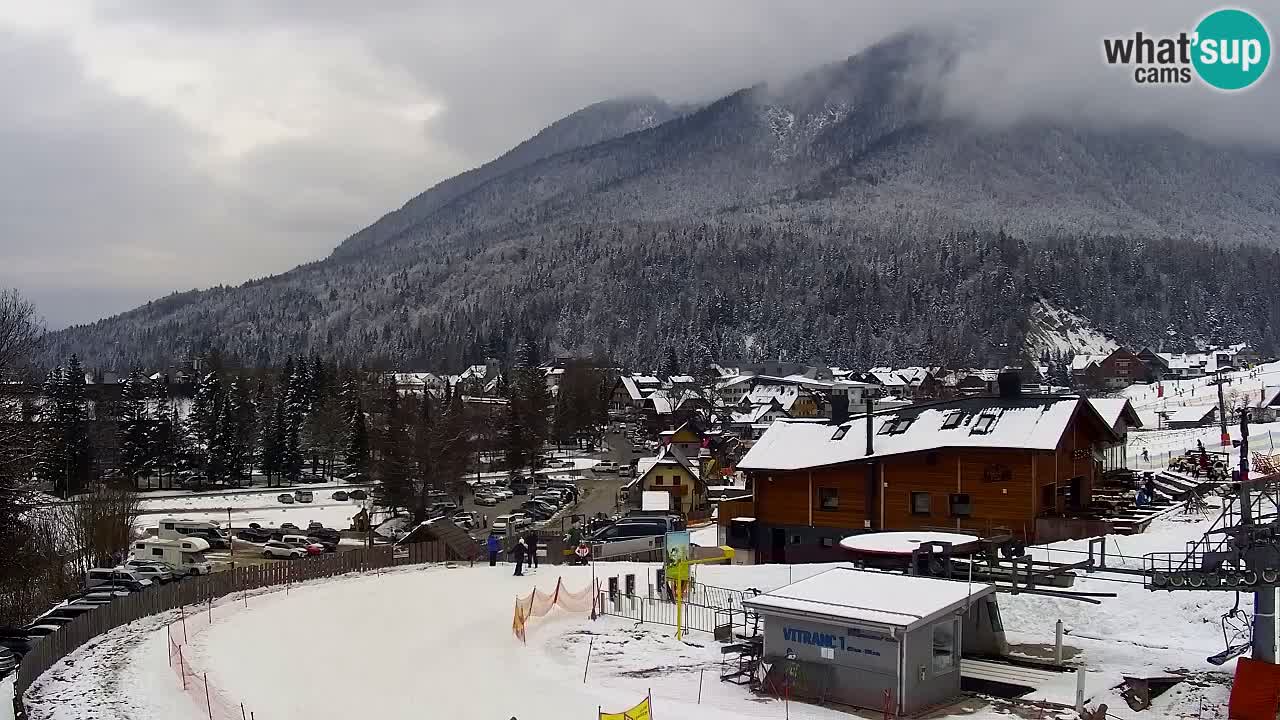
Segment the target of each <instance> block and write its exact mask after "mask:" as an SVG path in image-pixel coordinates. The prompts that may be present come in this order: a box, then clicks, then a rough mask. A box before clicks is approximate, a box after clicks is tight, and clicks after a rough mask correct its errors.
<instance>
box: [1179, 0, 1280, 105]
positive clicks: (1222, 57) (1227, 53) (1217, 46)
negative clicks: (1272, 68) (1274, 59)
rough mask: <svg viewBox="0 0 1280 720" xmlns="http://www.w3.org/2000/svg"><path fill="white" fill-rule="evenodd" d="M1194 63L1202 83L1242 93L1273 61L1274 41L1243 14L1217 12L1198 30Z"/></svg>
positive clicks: (1255, 20) (1208, 16)
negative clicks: (1272, 42) (1272, 46)
mask: <svg viewBox="0 0 1280 720" xmlns="http://www.w3.org/2000/svg"><path fill="white" fill-rule="evenodd" d="M1193 42H1194V43H1195V49H1194V50H1193V51H1192V57H1191V63H1192V64H1193V65H1195V68H1196V72H1197V73H1199V75H1200V79H1201V80H1204V81H1205V82H1206V83H1208V84H1209V85H1211V86H1213V87H1215V88H1218V89H1219V90H1242V89H1244V88H1247V87H1249V86H1250V85H1252V84H1254V83H1255V82H1257V81H1258V78H1261V77H1262V74H1263V73H1264V72H1266V70H1267V63H1268V62H1270V60H1271V37H1270V36H1269V35H1267V28H1266V27H1264V26H1263V24H1262V22H1261V21H1259V20H1258V18H1256V17H1254V16H1253V15H1250V14H1249V13H1247V12H1245V11H1244V10H1234V9H1228V10H1215V11H1214V12H1211V13H1209V14H1208V15H1206V16H1205V18H1204V19H1203V20H1201V21H1200V24H1199V25H1197V26H1196V35H1195V40H1194V41H1193Z"/></svg>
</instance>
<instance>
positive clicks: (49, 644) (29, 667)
mask: <svg viewBox="0 0 1280 720" xmlns="http://www.w3.org/2000/svg"><path fill="white" fill-rule="evenodd" d="M445 559H446V550H445V547H444V545H443V544H442V543H438V542H424V543H416V544H413V545H404V546H400V547H397V548H394V549H393V548H392V547H390V546H386V545H384V546H379V547H372V548H361V549H358V550H350V551H347V552H339V553H334V554H330V555H321V556H318V557H309V558H300V559H298V560H288V561H281V562H272V563H267V564H263V565H255V566H249V567H237V568H232V569H229V570H225V571H223V572H217V573H213V574H212V575H201V576H198V577H189V578H186V579H185V580H182V581H181V582H173V583H169V584H168V585H161V586H158V587H152V588H148V589H146V590H143V591H142V592H136V593H132V594H130V595H127V596H125V597H122V598H118V599H116V600H115V601H114V602H112V603H111V604H109V605H104V606H102V607H100V608H98V609H97V610H93V611H91V612H87V613H85V614H83V615H81V616H80V617H78V618H76V619H75V620H72V621H71V622H69V623H67V624H66V625H64V626H63V627H62V628H60V629H59V630H57V631H56V632H53V633H51V634H49V635H48V636H46V637H44V638H43V639H41V640H40V641H39V642H37V643H36V644H35V647H33V648H32V649H31V651H30V652H28V653H27V654H26V655H25V656H24V657H23V658H22V662H21V663H20V664H19V666H18V674H17V679H16V680H15V683H14V709H15V711H17V712H18V713H20V714H19V715H18V717H19V718H21V717H25V711H24V706H23V704H22V696H23V695H24V694H25V693H26V691H27V689H28V688H30V687H31V685H32V684H33V683H34V682H35V681H36V679H37V678H39V677H40V675H41V674H43V673H44V672H45V671H46V670H48V669H49V668H51V667H53V665H54V664H55V663H57V662H58V661H59V660H61V659H62V658H64V657H66V656H67V655H69V654H70V653H72V652H74V651H75V650H76V649H77V648H79V647H80V646H81V645H84V644H85V643H87V642H89V641H90V640H92V639H93V638H95V637H97V636H99V635H101V634H103V633H105V632H107V631H109V630H112V629H114V628H117V627H120V626H121V625H126V624H128V623H131V622H133V621H135V620H139V619H142V618H144V617H147V616H148V615H155V614H157V613H161V612H165V611H167V610H174V609H177V608H179V607H184V606H187V605H199V604H201V603H207V602H210V601H212V600H216V599H218V598H221V597H224V596H227V595H232V594H234V593H237V592H244V591H248V590H257V589H260V588H265V587H276V586H281V585H285V586H287V585H290V584H292V583H299V582H304V581H307V580H315V579H318V578H325V577H332V576H334V575H343V574H346V573H351V572H362V571H366V570H377V569H379V568H385V567H391V566H394V565H409V564H417V563H429V562H443V561H445Z"/></svg>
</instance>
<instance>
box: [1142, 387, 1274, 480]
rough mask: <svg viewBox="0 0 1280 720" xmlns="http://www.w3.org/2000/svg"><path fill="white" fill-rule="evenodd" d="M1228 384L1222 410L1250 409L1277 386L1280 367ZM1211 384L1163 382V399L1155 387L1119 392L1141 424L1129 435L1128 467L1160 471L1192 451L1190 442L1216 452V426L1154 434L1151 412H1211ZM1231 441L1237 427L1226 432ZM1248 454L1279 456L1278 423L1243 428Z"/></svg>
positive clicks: (1213, 404)
mask: <svg viewBox="0 0 1280 720" xmlns="http://www.w3.org/2000/svg"><path fill="white" fill-rule="evenodd" d="M1229 377H1230V378H1231V384H1229V385H1226V386H1224V391H1223V396H1224V399H1225V401H1226V404H1227V407H1238V406H1239V405H1241V404H1242V403H1243V402H1244V401H1246V400H1247V401H1249V402H1251V403H1256V402H1257V401H1258V400H1259V399H1260V398H1261V396H1262V393H1263V391H1264V389H1266V388H1275V387H1276V386H1278V385H1280V362H1273V363H1266V364H1264V365H1259V366H1258V367H1256V368H1254V369H1253V370H1240V371H1237V372H1234V373H1231V374H1230V375H1229ZM1211 380H1212V378H1209V377H1203V378H1195V379H1193V380H1166V381H1164V382H1163V385H1164V397H1160V395H1159V391H1158V390H1157V389H1156V386H1155V385H1130V386H1129V387H1127V388H1125V389H1124V390H1122V391H1121V395H1122V396H1124V397H1127V398H1128V399H1129V402H1130V403H1132V405H1133V407H1134V409H1135V410H1137V412H1138V416H1139V417H1140V418H1141V419H1142V424H1143V428H1144V429H1142V430H1137V431H1131V432H1130V433H1129V464H1130V467H1135V468H1142V469H1147V468H1151V467H1164V464H1165V460H1166V458H1167V457H1168V455H1169V454H1170V453H1172V454H1174V455H1178V454H1181V453H1182V452H1184V451H1186V450H1188V449H1191V448H1194V447H1196V441H1197V440H1199V441H1201V442H1203V443H1204V446H1205V448H1206V449H1209V450H1214V449H1219V448H1221V439H1220V437H1219V435H1220V432H1219V429H1218V425H1217V424H1214V425H1213V426H1211V427H1199V428H1188V429H1184V430H1157V429H1156V428H1158V427H1159V426H1160V422H1159V418H1158V417H1157V412H1161V411H1166V410H1167V411H1169V412H1174V411H1177V410H1179V409H1181V408H1186V407H1205V408H1208V407H1216V406H1217V404H1218V388H1217V386H1216V385H1214V384H1211ZM1227 430H1228V432H1229V433H1230V434H1231V438H1232V439H1233V440H1238V439H1239V438H1240V427H1239V425H1235V426H1228V427H1227ZM1249 442H1250V446H1251V449H1252V450H1254V451H1256V452H1261V453H1264V454H1273V453H1277V452H1280V423H1268V424H1252V425H1250V428H1249ZM1144 449H1145V450H1147V452H1148V453H1149V454H1150V457H1151V460H1150V461H1149V462H1144V461H1143V460H1142V451H1143V450H1144Z"/></svg>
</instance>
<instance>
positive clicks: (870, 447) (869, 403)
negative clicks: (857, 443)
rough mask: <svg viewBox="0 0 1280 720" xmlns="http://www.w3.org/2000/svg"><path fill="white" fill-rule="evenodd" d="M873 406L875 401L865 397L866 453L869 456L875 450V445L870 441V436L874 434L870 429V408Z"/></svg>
mask: <svg viewBox="0 0 1280 720" xmlns="http://www.w3.org/2000/svg"><path fill="white" fill-rule="evenodd" d="M874 407H875V401H873V400H872V399H871V398H867V455H868V456H870V455H871V453H873V452H875V445H874V444H873V443H872V441H871V438H872V436H873V435H874V433H873V432H872V431H871V410H872V408H874Z"/></svg>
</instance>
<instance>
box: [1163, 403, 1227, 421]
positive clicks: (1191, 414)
mask: <svg viewBox="0 0 1280 720" xmlns="http://www.w3.org/2000/svg"><path fill="white" fill-rule="evenodd" d="M1217 409H1218V406H1217V405H1198V406H1195V407H1184V408H1181V409H1180V410H1178V411H1177V412H1175V413H1173V414H1172V415H1170V416H1169V418H1168V419H1169V422H1200V421H1202V420H1204V419H1205V418H1207V417H1209V416H1210V415H1212V414H1213V413H1214V412H1216V411H1217Z"/></svg>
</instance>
